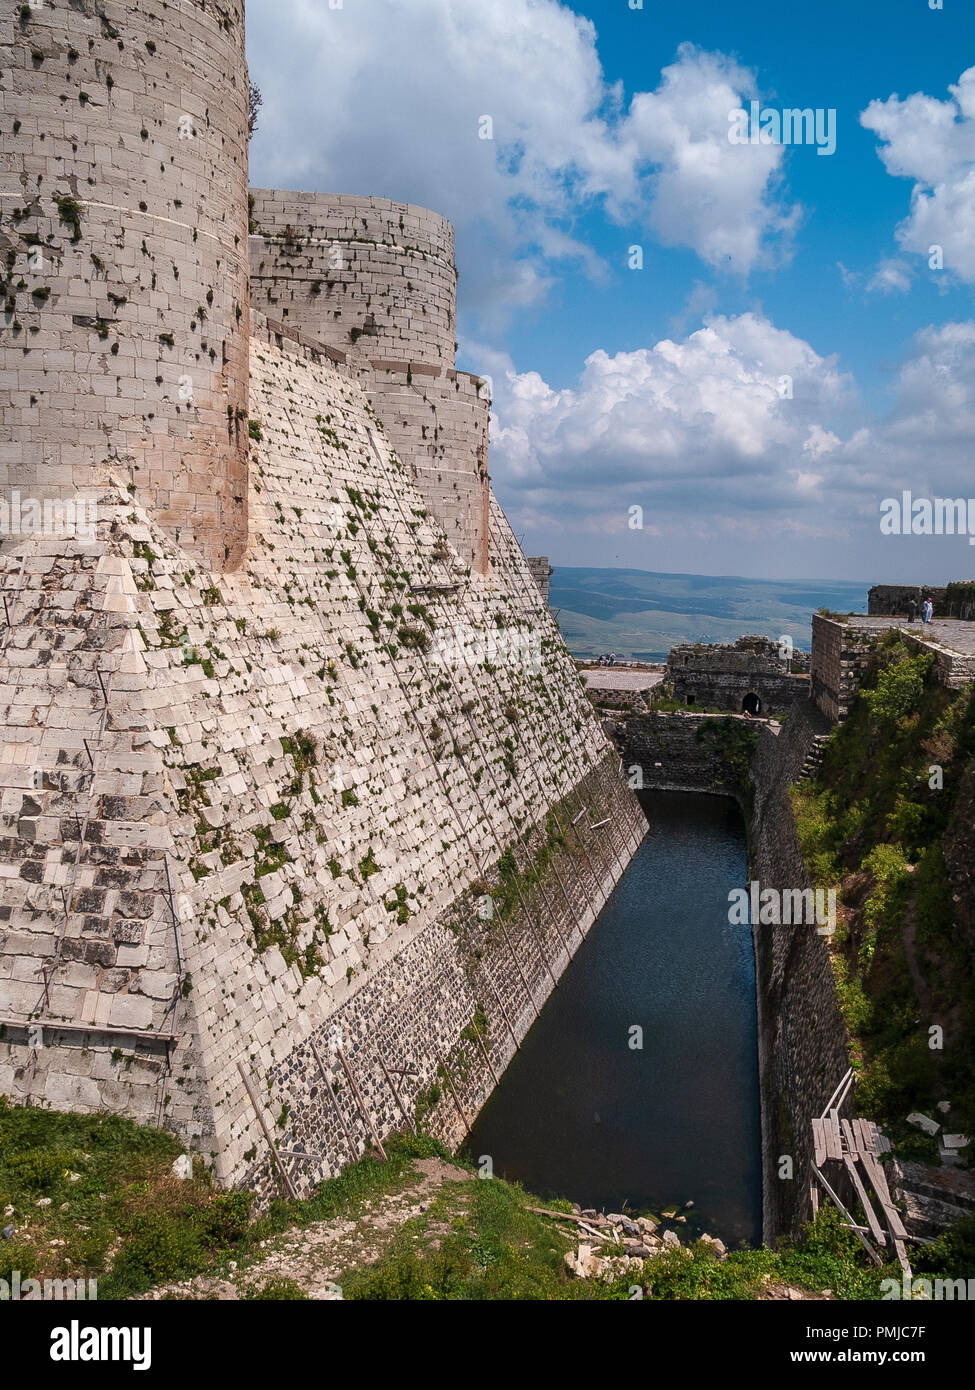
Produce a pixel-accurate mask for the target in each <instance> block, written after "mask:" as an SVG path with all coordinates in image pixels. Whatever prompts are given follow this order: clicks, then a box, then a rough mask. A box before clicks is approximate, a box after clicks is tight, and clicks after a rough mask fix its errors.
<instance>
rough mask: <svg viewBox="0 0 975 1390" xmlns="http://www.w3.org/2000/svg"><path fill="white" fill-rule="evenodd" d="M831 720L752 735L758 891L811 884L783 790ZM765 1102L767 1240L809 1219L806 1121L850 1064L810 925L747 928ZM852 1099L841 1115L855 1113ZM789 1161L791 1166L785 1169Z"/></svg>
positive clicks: (810, 708) (821, 943) (802, 717)
mask: <svg viewBox="0 0 975 1390" xmlns="http://www.w3.org/2000/svg"><path fill="white" fill-rule="evenodd" d="M828 727H829V725H828V723H827V721H826V720H825V719H824V718H823V716H822V715H821V714H820V712H819V711H818V710H817V709H816V707H815V706H814V705H813V704H812V703H811V702H810V703H807V704H805V705H797V706H796V707H795V709H793V711H792V712H791V714H790V715H789V716H788V718H787V720H786V722H785V725H784V726H783V728H782V729H781V731H780V732H776V731H775V730H774V729H773V728H772V727H770V726H768V725H761V726H759V729H758V739H759V741H758V747H757V749H756V752H755V757H754V759H753V761H752V771H751V777H752V783H753V786H754V789H755V796H754V810H753V814H752V818H751V825H750V827H749V859H750V867H751V873H752V875H753V877H754V878H755V879H757V880H758V882H759V883H760V885H761V887H762V888H763V889H765V888H775V889H777V890H778V891H780V892H782V891H784V890H786V889H800V890H802V889H806V888H815V887H817V886H822V885H816V884H814V883H813V882H812V881H811V879H810V877H809V874H808V873H807V871H806V867H805V864H804V862H803V857H802V853H801V850H800V847H799V840H798V835H797V832H796V824H795V816H794V814H793V809H792V803H791V800H790V797H789V785H790V783H792V782H793V781H795V780H796V779H797V778H798V776H799V774H800V772H801V771H802V768H803V766H804V765H805V763H806V760H807V758H808V756H809V754H810V752H811V751H812V749H813V747H814V744H815V741H816V737H817V735H822V734H823V733H825V732H826V731H827V730H828ZM752 936H753V939H754V943H755V967H756V986H757V989H756V993H757V999H758V1048H759V1084H760V1088H761V1098H762V1155H763V1164H762V1167H763V1173H762V1192H763V1221H762V1229H763V1234H764V1238H765V1240H766V1241H769V1242H771V1241H774V1240H775V1239H776V1238H777V1237H779V1236H781V1235H784V1234H787V1233H789V1232H795V1231H796V1230H797V1229H798V1227H799V1225H800V1224H801V1222H802V1221H804V1220H809V1219H810V1217H811V1214H812V1213H811V1207H810V1204H809V1196H808V1187H809V1178H810V1175H811V1171H812V1169H811V1165H812V1163H813V1160H814V1152H813V1147H812V1120H813V1118H814V1117H817V1116H819V1115H821V1114H822V1111H823V1109H824V1107H825V1106H826V1104H827V1102H828V1101H829V1098H830V1096H831V1095H832V1093H833V1090H834V1088H835V1087H836V1086H837V1085H838V1084H839V1082H840V1080H841V1079H842V1077H843V1076H844V1075H845V1073H846V1071H847V1069H848V1067H849V1065H850V1060H849V1049H848V1040H847V1035H846V1029H845V1026H844V1023H843V1019H842V1016H841V1014H840V1010H839V1004H838V1002H837V997H836V985H835V981H834V976H833V969H832V965H831V963H830V959H829V947H828V945H827V939H826V937H824V936H820V935H819V934H818V933H817V931H816V929H815V927H813V926H807V925H802V926H768V925H762V924H760V923H753V925H752ZM851 1107H852V1097H851V1098H850V1099H848V1101H847V1102H846V1105H845V1107H844V1108H843V1109H842V1110H841V1114H843V1115H847V1116H848V1115H851V1114H852V1113H853V1111H852V1108H851ZM783 1158H789V1159H791V1161H792V1167H791V1170H790V1169H788V1168H786V1167H785V1165H783V1163H782V1159H783Z"/></svg>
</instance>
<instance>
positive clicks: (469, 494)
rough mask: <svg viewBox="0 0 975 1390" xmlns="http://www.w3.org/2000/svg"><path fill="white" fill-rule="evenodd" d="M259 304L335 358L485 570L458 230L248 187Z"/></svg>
mask: <svg viewBox="0 0 975 1390" xmlns="http://www.w3.org/2000/svg"><path fill="white" fill-rule="evenodd" d="M251 199H252V212H251V225H252V227H253V228H254V229H255V232H254V234H253V235H252V236H251V238H250V271H251V289H252V294H253V298H254V303H255V306H256V307H257V308H259V309H261V310H263V311H264V312H266V314H267V316H268V318H269V319H270V320H271V321H272V322H274V323H275V324H278V325H280V327H281V329H282V330H283V331H284V332H285V333H289V334H290V333H297V334H298V335H299V336H300V337H301V339H302V340H303V341H305V342H310V343H318V344H320V345H322V346H323V347H326V348H330V349H331V350H332V352H333V353H340V354H341V356H342V360H343V361H347V362H348V363H349V364H350V365H352V366H354V367H355V368H356V369H357V370H358V371H359V372H360V375H361V381H362V385H363V388H364V389H365V390H366V392H367V393H368V395H369V399H370V401H371V403H372V405H373V408H374V409H375V411H376V413H377V414H378V416H379V418H380V419H381V421H382V423H383V426H384V427H385V430H386V433H387V435H388V437H389V439H390V441H391V443H392V445H393V448H394V449H395V451H396V453H397V455H398V456H399V458H400V460H401V461H402V462H403V463H405V464H407V465H408V466H409V468H410V469H411V470H412V472H413V476H414V479H415V480H416V483H417V486H418V488H419V490H420V492H421V494H422V496H423V498H424V501H425V503H426V505H427V506H428V507H429V509H430V511H431V512H432V513H433V515H434V517H435V518H436V520H437V521H438V522H439V523H440V525H441V526H442V527H443V528H444V530H445V531H446V532H447V535H448V537H449V539H450V541H451V543H452V544H453V545H454V547H455V548H456V550H457V551H458V553H459V555H460V556H461V559H462V561H463V563H464V565H465V566H470V568H471V569H473V570H474V571H476V572H477V573H478V574H486V572H487V566H488V563H489V555H488V540H487V538H488V529H489V496H488V494H489V485H488V416H489V411H490V398H489V395H488V387H487V383H486V382H482V381H481V380H480V379H479V378H478V377H473V376H470V375H469V374H468V373H466V372H458V371H455V369H454V355H455V351H456V346H457V345H456V343H455V341H454V336H455V323H456V300H457V272H456V270H455V268H454V231H453V227H452V226H451V224H450V223H449V222H448V221H447V220H446V218H443V217H441V216H440V215H439V214H438V213H434V212H430V211H428V210H427V209H426V208H419V207H414V206H413V205H412V204H408V203H393V202H390V201H389V200H388V199H386V198H352V197H347V196H344V195H338V194H327V193H284V192H279V191H276V190H271V189H254V190H252V192H251Z"/></svg>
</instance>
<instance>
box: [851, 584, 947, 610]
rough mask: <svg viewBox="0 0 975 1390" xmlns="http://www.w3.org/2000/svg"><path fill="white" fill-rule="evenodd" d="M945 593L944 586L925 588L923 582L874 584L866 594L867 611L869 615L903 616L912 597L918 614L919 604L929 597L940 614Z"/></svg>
mask: <svg viewBox="0 0 975 1390" xmlns="http://www.w3.org/2000/svg"><path fill="white" fill-rule="evenodd" d="M946 593H947V590H946V589H945V588H944V586H940V587H936V588H926V587H925V586H924V585H923V584H920V585H918V584H875V585H874V586H873V588H872V589H871V590H870V592H869V594H868V596H867V612H868V613H869V614H870V615H871V617H888V618H904V617H906V616H907V605H908V603H910V601H911V600H912V599H913V601H914V603H915V604H916V605H917V609H916V611H917V613H918V614H920V612H921V604H922V603H923V602H924V600H925V599H926V598H930V599H931V600H932V602H933V603H934V611H935V612H936V613H938V614H939V615H940V613H941V611H942V608H943V605H944V600H945V595H946Z"/></svg>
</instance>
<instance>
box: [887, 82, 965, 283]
mask: <svg viewBox="0 0 975 1390" xmlns="http://www.w3.org/2000/svg"><path fill="white" fill-rule="evenodd" d="M948 91H949V93H950V97H949V98H948V99H947V100H945V101H940V100H938V99H937V98H935V97H930V96H926V95H925V94H923V93H921V92H915V93H914V94H913V95H912V96H909V97H905V98H904V99H903V100H902V99H901V98H900V97H898V96H896V95H894V96H891V97H888V98H887V100H886V101H872V102H871V103H870V105H869V106H868V107H867V109H866V110H865V111H863V112H862V113H861V115H860V123H861V125H863V126H865V127H866V129H867V130H872V131H873V132H874V134H875V135H876V136H877V137H878V139H880V140H881V141H883V144H882V146H881V148H880V157H881V159H882V160H883V162H884V167H885V168H886V169H887V172H888V173H890V174H893V175H895V176H896V177H898V178H906V179H912V180H913V187H912V189H911V206H910V212H909V214H908V216H907V217H906V218H905V220H904V221H903V222H901V224H900V225H899V227H898V228H897V240H898V241H899V243H900V245H901V246H902V247H903V248H904V250H905V251H914V252H917V253H918V254H920V255H923V256H925V257H927V256H928V254H929V248H930V247H932V246H941V247H942V248H943V250H944V266H945V269H946V270H948V271H950V272H953V273H954V274H956V275H957V276H958V277H959V278H960V279H962V280H966V281H968V282H970V283H975V67H971V68H968V69H966V71H965V72H963V73H962V75H961V77H959V79H958V81H957V83H955V84H954V85H952V86H949V88H948ZM880 287H881V288H882V287H883V286H880ZM891 288H901V286H900V285H892V286H891Z"/></svg>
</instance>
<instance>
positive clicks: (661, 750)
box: [614, 710, 751, 809]
mask: <svg viewBox="0 0 975 1390" xmlns="http://www.w3.org/2000/svg"><path fill="white" fill-rule="evenodd" d="M716 722H717V723H718V724H720V723H721V722H722V721H721V720H719V719H718V718H717V716H715V715H711V714H677V713H668V712H665V711H659V710H655V711H653V712H652V713H650V714H637V715H633V716H632V717H630V718H627V719H622V720H620V721H618V722H617V723H616V724H615V726H614V735H615V738H616V741H617V744H618V746H619V747H621V748H622V750H623V763H624V771H625V772H626V773H627V776H628V777H633V776H634V775H635V774H634V772H633V769H634V768H639V769H640V772H639V778H640V783H641V784H642V787H644V788H652V789H653V790H655V791H700V792H713V793H715V794H717V795H721V796H739V795H740V792H741V788H740V787H738V786H737V785H736V783H735V781H734V778H733V776H732V774H731V772H730V769H729V767H728V764H727V761H726V759H725V758H724V757H723V756H722V741H721V738H720V735H719V737H718V738H715V737H714V736H713V733H712V730H713V728H714V726H715V725H716ZM749 727H751V726H750V725H749ZM743 809H745V808H743Z"/></svg>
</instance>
